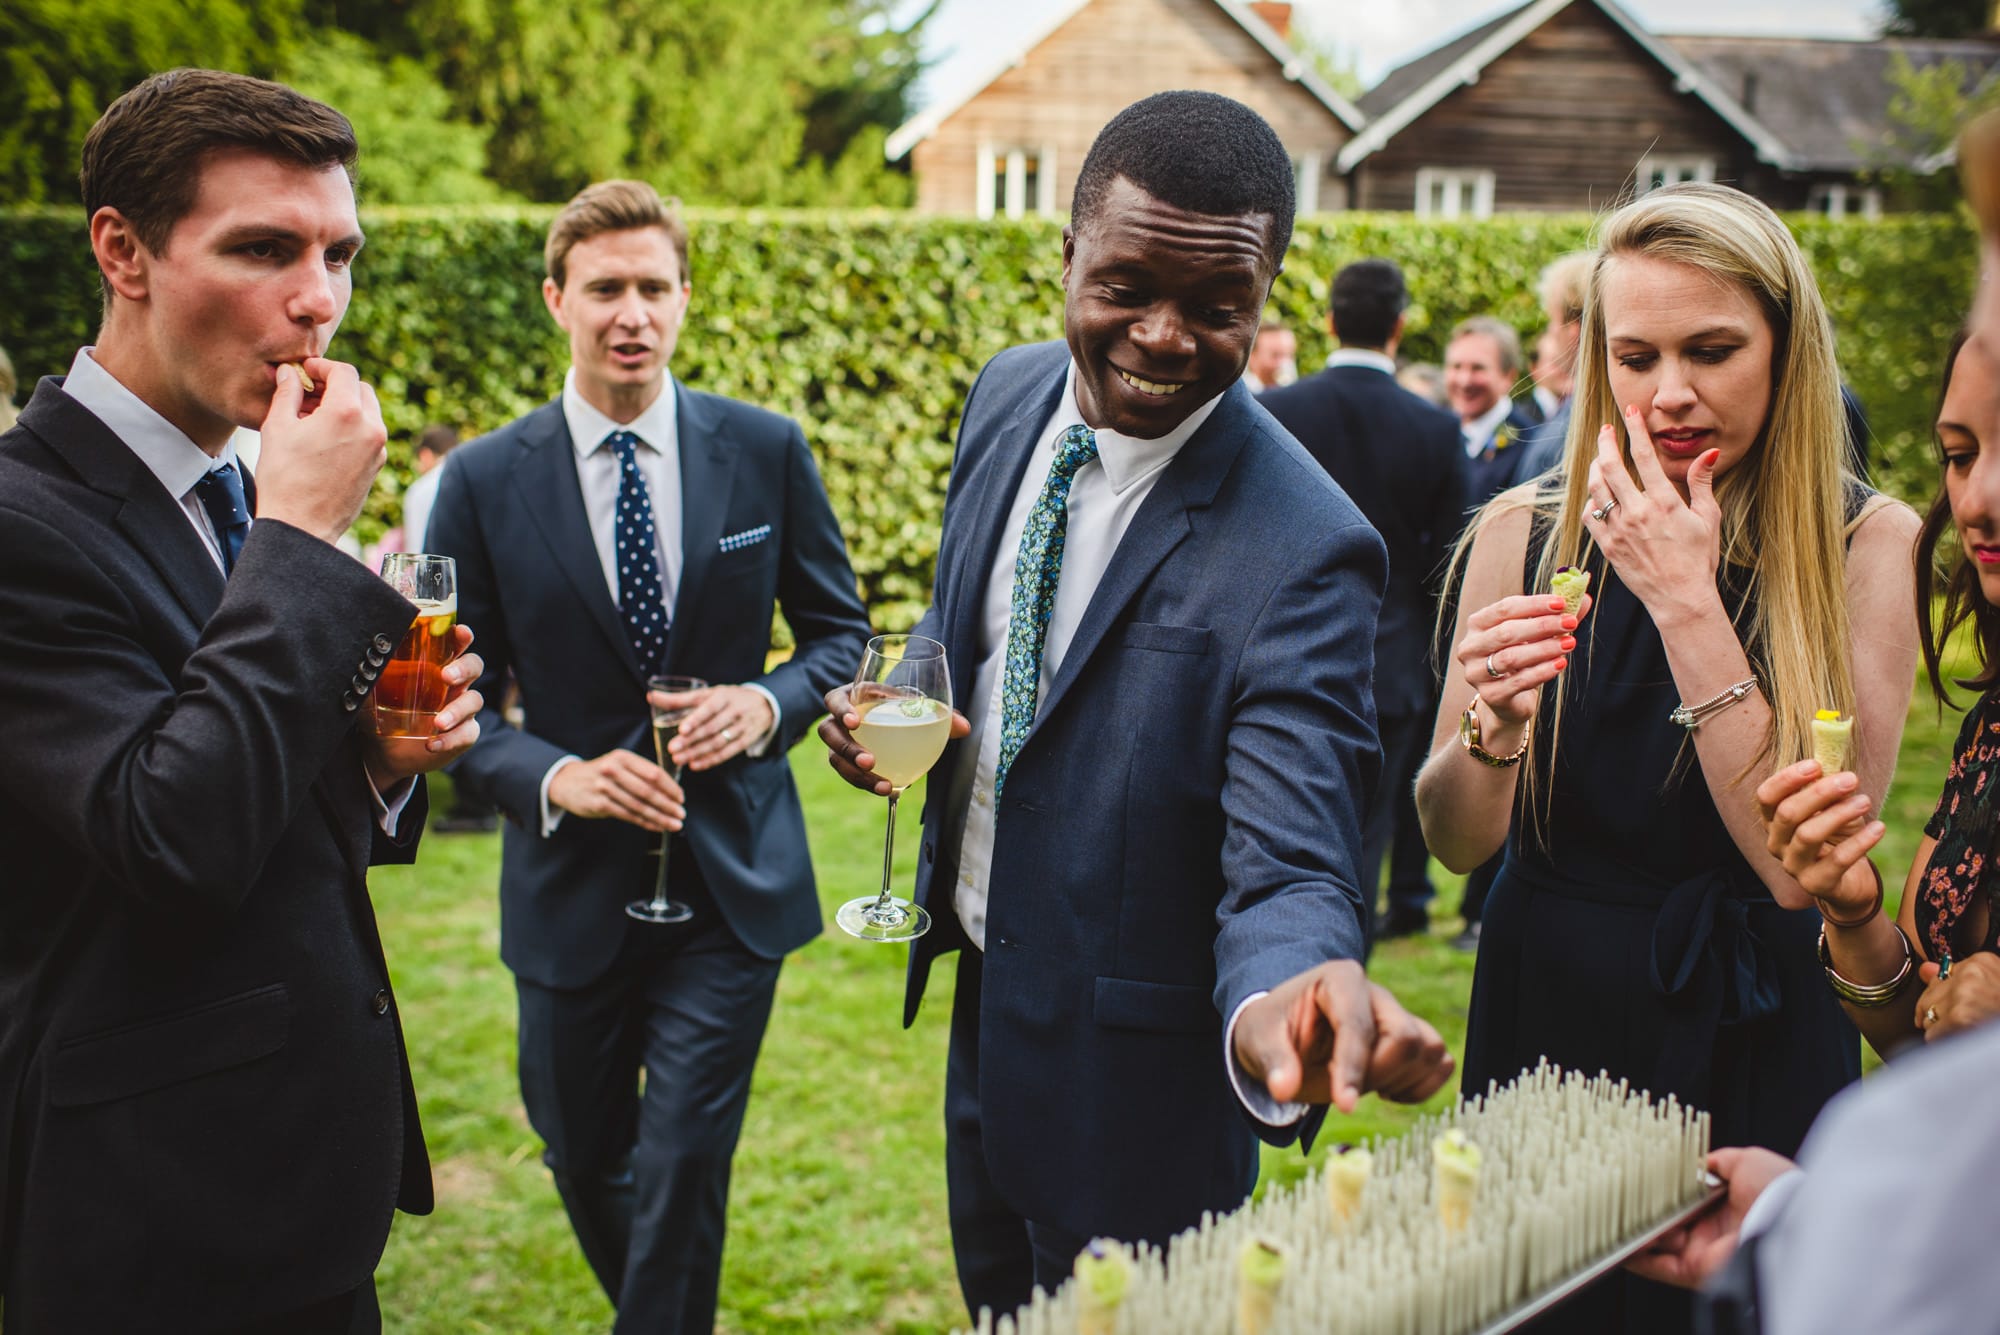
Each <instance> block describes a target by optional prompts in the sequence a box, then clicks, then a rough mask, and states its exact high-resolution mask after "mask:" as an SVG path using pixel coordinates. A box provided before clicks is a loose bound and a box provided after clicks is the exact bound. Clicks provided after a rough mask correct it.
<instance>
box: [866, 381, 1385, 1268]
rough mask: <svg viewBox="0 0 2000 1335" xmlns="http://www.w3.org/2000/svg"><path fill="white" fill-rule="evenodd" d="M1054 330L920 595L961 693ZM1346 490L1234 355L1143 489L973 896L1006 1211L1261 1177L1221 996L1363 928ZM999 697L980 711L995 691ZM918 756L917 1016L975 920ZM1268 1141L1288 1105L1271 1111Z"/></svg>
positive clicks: (1200, 1193) (1356, 586) (1142, 1204)
mask: <svg viewBox="0 0 2000 1335" xmlns="http://www.w3.org/2000/svg"><path fill="white" fill-rule="evenodd" d="M1068 364H1069V350H1068V348H1067V347H1066V346H1065V345H1063V344H1061V343H1050V344H1042V345H1039V346H1034V347H1023V348H1015V349H1012V350H1010V351H1007V352H1004V353H1002V354H1000V356H998V357H996V358H994V360H993V361H992V362H990V363H989V364H988V365H987V367H986V369H985V370H984V371H983V372H982V373H981V374H980V377H979V380H978V383H976V384H975V385H974V386H973V389H972V393H971V395H970V397H969V398H968V399H967V401H966V407H965V415H964V420H963V422H962V424H961V426H960V429H959V441H958V453H957V457H956V459H955V461H954V463H953V467H952V479H951V487H950V491H949V493H948V494H947V498H946V505H945V517H944V531H943V536H942V540H941V545H940V548H939V553H938V567H937V579H936V584H935V590H934V595H933V598H934V601H933V605H932V608H931V610H930V612H929V613H928V614H927V615H926V617H925V620H924V622H923V626H922V632H923V633H925V634H930V635H933V636H934V637H936V638H938V639H941V640H942V641H944V643H945V645H946V646H947V648H948V650H949V657H950V663H951V669H952V687H953V691H954V693H955V698H956V699H957V700H958V701H960V702H961V703H962V702H964V701H965V699H966V696H967V693H968V692H969V691H970V690H971V689H972V681H973V676H974V674H975V673H976V671H977V669H978V666H979V663H980V660H981V658H982V657H983V656H984V654H985V653H986V652H987V651H988V650H989V649H990V647H991V646H989V645H987V644H986V643H985V633H984V629H983V627H982V624H981V623H982V605H983V602H984V598H985V593H986V588H987V582H988V579H989V576H990V574H991V570H992V566H993V559H994V555H995V550H996V548H997V546H998V543H999V541H1000V530H1001V528H1002V526H1003V525H1004V523H1005V522H1006V517H1007V514H1008V510H1009V508H1010V506H1011V504H1012V502H1013V499H1014V496H1015V492H1016V490H1017V488H1018V487H1019V486H1020V484H1021V481H1022V477H1023V474H1024V472H1025V470H1026V465H1027V461H1028V458H1029V455H1030V453H1031V452H1032V450H1033V448H1034V445H1035V442H1036V439H1037V437H1038V434H1039V433H1040V431H1041V430H1042V428H1043V425H1044V423H1045V422H1046V421H1047V419H1048V417H1049V415H1050V414H1051V413H1052V412H1053V411H1054V410H1055V406H1056V402H1057V400H1058V398H1059V396H1060V394H1061V392H1062V386H1063V379H1064V373H1065V371H1066V369H1067V367H1068ZM1385 567H1386V560H1385V556H1384V553H1383V548H1382V540H1381V539H1380V538H1378V537H1377V536H1376V535H1375V532H1374V530H1373V529H1371V528H1369V527H1368V523H1367V521H1366V520H1365V519H1363V518H1362V516H1361V513H1360V511H1358V510H1357V509H1355V507H1354V506H1353V504H1352V503H1351V502H1349V501H1348V499H1347V498H1346V497H1345V496H1343V495H1342V494H1341V492H1340V489H1339V488H1338V487H1337V486H1335V485H1334V483H1333V482H1332V481H1331V479H1329V478H1328V477H1327V476H1326V473H1325V471H1324V470H1322V469H1321V468H1320V467H1319V465H1317V464H1315V463H1314V462H1313V460H1312V457H1311V456H1310V455H1308V454H1307V453H1306V452H1305V451H1304V450H1303V449H1301V448H1300V447H1299V445H1298V443H1297V442H1296V441H1294V440H1293V439H1292V438H1291V437H1290V436H1289V435H1287V434H1286V433H1285V431H1284V429H1283V428H1282V427H1280V426H1279V425H1278V424H1277V422H1276V421H1274V420H1273V419H1272V418H1271V416H1270V414H1269V413H1267V412H1265V411H1264V410H1263V409H1262V408H1260V407H1258V406H1257V404H1256V401H1255V400H1254V399H1253V398H1252V396H1251V394H1250V391H1249V390H1248V389H1247V388H1245V387H1244V386H1242V385H1241V384H1240V383H1239V384H1237V385H1235V386H1233V387H1232V388H1231V389H1230V390H1229V391H1228V392H1227V394H1226V395H1225V396H1224V397H1223V400H1222V402H1221V404H1220V405H1219V406H1218V407H1217V408H1216V410H1215V412H1214V413H1213V414H1212V415H1211V416H1210V418H1209V419H1208V421H1207V422H1205V423H1204V424H1203V425H1202V427H1201V429H1200V430H1198V431H1197V432H1196V433H1195V434H1194V436H1193V438H1192V439H1190V440H1189V442H1188V443H1187V445H1186V446H1185V447H1184V448H1183V449H1182V450H1181V451H1180V453H1179V454H1178V455H1177V456H1176V457H1175V458H1174V460H1173V462H1172V463H1170V464H1169V465H1168V466H1167V467H1166V469H1165V470H1164V471H1163V472H1162V473H1161V475H1160V477H1159V479H1158V481H1157V482H1156V483H1155V485H1154V487H1153V490H1152V492H1151V494H1150V495H1149V496H1148V497H1147V498H1146V500H1145V502H1144V503H1143V504H1142V505H1141V506H1140V508H1139V511H1138V513H1137V514H1136V515H1135V516H1134V517H1133V520H1132V524H1131V527H1130V528H1129V529H1128V530H1127V531H1126V533H1125V536H1124V538H1123V540H1122V541H1121V542H1120V543H1119V545H1118V549H1117V552H1116V554H1115V555H1114V556H1113V558H1112V560H1111V563H1110V565H1109V567H1108V568H1107V569H1106V570H1105V572H1104V576H1103V578H1102V580H1101V582H1100V583H1099V585H1098V587H1097V589H1096V592H1095V594H1094V596H1093V597H1092V598H1091V600H1090V603H1089V606H1088V609H1087V611H1086V612H1085V614H1084V617H1083V620H1082V622H1081V624H1080V625H1079V626H1078V628H1077V632H1076V635H1075V638H1074V640H1073V641H1072V642H1071V644H1070V645H1069V647H1068V650H1067V652H1066V653H1065V654H1064V656H1063V660H1062V664H1061V669H1060V671H1059V672H1058V673H1057V675H1056V677H1055V679H1054V681H1053V683H1052V684H1051V686H1050V688H1049V691H1048V694H1047V696H1046V697H1045V698H1044V700H1043V702H1042V706H1041V710H1040V713H1039V716H1038V718H1037V721H1036V723H1035V725H1034V728H1033V730H1032V731H1031V732H1030V733H1029V734H1028V737H1027V740H1026V742H1025V743H1024V744H1023V746H1022V748H1021V751H1020V755H1019V756H1018V758H1017V759H1016V760H1015V761H1014V763H1013V766H1012V768H1011V769H1010V771H1009V772H1008V776H1007V785H1006V789H1005V792H1004V795H1003V797H1002V799H1001V805H1000V808H999V811H998V813H997V814H998V826H997V833H996V843H995V847H994V852H993V865H992V874H991V877H990V880H989V899H988V904H987V920H986V922H987V926H986V954H985V969H984V985H983V986H984V990H983V992H982V996H981V1017H980V1031H979V1099H980V1110H981V1133H982V1136H983V1138H984V1146H985V1153H986V1157H987V1163H988V1167H989V1169H990V1170H991V1176H992V1179H993V1182H994V1184H995V1185H996V1186H997V1188H998V1189H999V1190H1000V1192H1001V1193H1002V1195H1003V1196H1004V1197H1006V1198H1007V1200H1008V1202H1009V1203H1010V1204H1011V1205H1012V1206H1013V1207H1014V1209H1015V1210H1016V1211H1017V1212H1018V1213H1019V1214H1020V1215H1022V1216H1023V1217H1024V1218H1028V1219H1033V1220H1036V1221H1039V1222H1044V1223H1048V1224H1052V1225H1056V1226H1059V1227H1061V1228H1063V1229H1065V1230H1068V1231H1070V1232H1075V1233H1080V1234H1084V1235H1089V1234H1092V1233H1110V1234H1113V1235H1116V1236H1119V1237H1124V1238H1151V1239H1164V1238H1165V1237H1166V1236H1168V1235H1169V1234H1171V1233H1172V1232H1173V1231H1174V1230H1177V1229H1180V1228H1184V1227H1187V1226H1189V1225H1192V1224H1195V1223H1197V1222H1198V1221H1199V1219H1200V1217H1201V1212H1202V1211H1203V1210H1222V1209H1228V1208H1231V1207H1234V1206H1236V1205H1238V1204H1239V1203H1241V1201H1242V1200H1243V1198H1244V1196H1245V1194H1246V1193H1247V1192H1248V1191H1249V1190H1250V1188H1251V1186H1252V1185H1253V1184H1254V1183H1255V1180H1256V1174H1257V1140H1256V1136H1255V1135H1254V1134H1253V1131H1254V1130H1257V1129H1259V1128H1260V1127H1261V1124H1255V1125H1253V1119H1251V1118H1250V1117H1249V1115H1248V1114H1247V1113H1246V1112H1245V1111H1244V1110H1243V1108H1242V1105H1241V1104H1240V1103H1239V1102H1238V1100H1237V1098H1236V1096H1235V1093H1234V1091H1233V1090H1232V1089H1231V1088H1230V1085H1229V1081H1228V1076H1227V1073H1226V1069H1225V1066H1224V1053H1223V1050H1222V1030H1223V1022H1224V1019H1225V1018H1226V1017H1227V1016H1228V1015H1230V1014H1231V1013H1233V1012H1234V1010H1235V1008H1236V1007H1237V1005H1238V1004H1239V1003H1241V1002H1242V1001H1243V1000H1245V999H1246V998H1247V997H1248V996H1250V994H1251V993H1253V992H1257V991H1261V990H1266V989H1269V988H1272V987H1275V986H1277V985H1278V984H1279V983H1281V982H1283V981H1285V980H1286V979H1288V978H1290V977H1292V976H1293V975H1294V974H1297V973H1300V972H1302V971H1303V970H1305V969H1308V968H1311V967H1312V966H1314V965H1317V964H1320V963H1321V962H1323V961H1325V960H1329V959H1342V958H1352V959H1359V958H1360V957H1361V954H1362V927H1361V903H1360V895H1359V892H1358V890H1357V889H1356V886H1357V884H1358V881H1357V877H1356V872H1355V865H1356V863H1357V862H1358V860H1359V855H1358V850H1359V849H1360V847H1361V832H1360V823H1361V814H1362V812H1363V811H1364V810H1365V809H1366V807H1367V805H1368V796H1369V793H1370V792H1371V790H1372V789H1373V787H1374V784H1375V782H1376V778H1377V772H1378V770H1379V767H1380V757H1379V754H1378V751H1377V744H1376V736H1375V719H1374V709H1373V706H1372V703H1371V700H1370V693H1369V658H1370V653H1371V646H1372V645H1373V643H1374V639H1375V615H1376V608H1377V605H1378V604H1379V602H1380V599H1381V593H1382V585H1383V581H1384V578H1385V574H1386V570H1385ZM988 726H996V727H997V726H998V721H997V720H991V721H989V723H988ZM970 744H973V743H972V742H970V741H961V742H955V743H953V747H952V749H951V750H949V751H947V752H946V754H945V756H944V758H943V760H941V761H940V762H939V764H938V765H937V766H936V767H935V768H934V769H933V770H932V774H933V775H935V776H940V778H941V781H940V783H939V786H938V787H936V788H933V789H932V790H931V791H930V793H929V794H928V795H927V798H926V806H925V837H924V846H923V853H922V857H921V859H920V862H919V869H918V873H917V896H918V899H919V900H920V901H922V902H924V903H925V904H927V906H928V907H929V909H930V911H931V912H932V913H933V914H934V915H936V919H937V926H936V928H935V929H934V930H933V931H932V932H931V933H930V934H929V935H927V936H925V937H923V938H921V939H920V940H919V941H918V942H917V944H916V947H915V949H914V951H913V953H912V958H911V971H910V983H909V990H908V995H907V999H906V1007H905V1018H906V1021H907V1019H908V1018H910V1017H913V1016H914V1015H915V1012H916V1007H917V1004H918V1001H919V999H920V997H921V995H922V992H923V988H924V984H925V981H926V979H927V977H928V974H929V972H930V966H931V962H932V960H933V959H935V958H936V956H937V955H938V954H939V953H940V952H942V951H944V950H947V949H951V948H953V947H955V946H958V945H962V944H964V941H965V938H964V933H963V931H962V929H961V928H960V926H959V923H958V919H957V915H956V911H955V909H954V906H953V902H952V894H951V891H952V887H953V886H954V885H955V884H956V882H957V876H958V868H957V866H956V865H955V863H954V862H953V860H952V859H951V857H950V856H949V853H948V851H946V850H941V849H940V848H939V847H938V845H937V838H936V833H937V831H938V830H939V829H940V827H941V825H942V824H943V823H944V822H943V816H944V812H945V811H946V810H947V804H962V803H964V802H965V801H966V800H967V799H966V795H965V794H964V793H947V792H945V791H943V790H944V788H946V787H948V786H949V784H948V783H946V782H943V781H942V777H941V776H947V775H950V774H952V773H953V772H954V764H955V760H956V748H957V747H959V746H964V745H970ZM1261 1129H1262V1130H1263V1131H1265V1132H1267V1133H1269V1135H1268V1138H1270V1139H1272V1140H1273V1141H1274V1142H1276V1143H1284V1142H1285V1141H1288V1140H1290V1139H1292V1138H1295V1137H1296V1135H1297V1134H1298V1131H1299V1128H1298V1127H1297V1126H1294V1127H1292V1128H1289V1129H1287V1130H1285V1131H1282V1132H1276V1131H1271V1130H1270V1128H1261Z"/></svg>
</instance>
